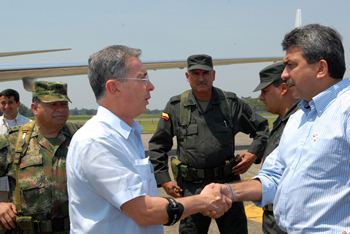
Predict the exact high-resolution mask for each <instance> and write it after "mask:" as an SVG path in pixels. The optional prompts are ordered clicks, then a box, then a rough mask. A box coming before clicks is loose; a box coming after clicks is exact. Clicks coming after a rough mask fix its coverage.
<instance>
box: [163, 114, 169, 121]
mask: <svg viewBox="0 0 350 234" xmlns="http://www.w3.org/2000/svg"><path fill="white" fill-rule="evenodd" d="M162 119H165V120H169V115H168V114H167V113H165V112H162Z"/></svg>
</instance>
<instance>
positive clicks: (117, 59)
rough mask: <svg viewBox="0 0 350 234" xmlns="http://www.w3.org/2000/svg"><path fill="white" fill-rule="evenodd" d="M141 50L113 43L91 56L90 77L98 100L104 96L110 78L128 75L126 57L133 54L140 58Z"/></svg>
mask: <svg viewBox="0 0 350 234" xmlns="http://www.w3.org/2000/svg"><path fill="white" fill-rule="evenodd" d="M141 52H142V51H141V50H140V49H134V48H130V47H127V46H123V45H113V46H108V47H106V48H104V49H102V50H100V51H98V52H97V53H94V54H93V55H91V56H90V58H89V72H88V77H89V82H90V86H91V88H92V91H93V92H94V94H95V98H96V101H99V99H100V98H102V97H103V96H104V94H105V92H106V83H107V81H108V80H109V79H116V80H118V79H119V78H125V77H126V74H127V73H128V71H129V68H128V67H127V66H126V64H125V59H127V58H129V57H131V56H134V57H137V58H138V57H139V56H140V55H141ZM123 81H124V80H123Z"/></svg>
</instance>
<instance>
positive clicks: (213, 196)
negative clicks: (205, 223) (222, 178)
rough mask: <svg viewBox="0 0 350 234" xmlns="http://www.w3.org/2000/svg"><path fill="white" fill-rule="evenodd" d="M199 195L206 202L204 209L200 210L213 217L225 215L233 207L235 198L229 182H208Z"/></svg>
mask: <svg viewBox="0 0 350 234" xmlns="http://www.w3.org/2000/svg"><path fill="white" fill-rule="evenodd" d="M198 196H199V199H201V200H202V201H203V202H204V204H205V207H204V209H203V210H201V211H200V212H201V213H202V214H203V215H205V216H208V217H211V218H213V219H217V218H219V217H221V216H222V215H224V213H225V212H227V211H228V210H229V209H230V208H231V206H232V202H233V200H234V197H233V192H231V189H230V185H228V184H215V183H211V184H208V185H207V186H205V188H204V189H203V190H202V192H201V193H200V194H199V195H198Z"/></svg>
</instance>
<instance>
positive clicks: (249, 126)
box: [238, 99, 269, 164]
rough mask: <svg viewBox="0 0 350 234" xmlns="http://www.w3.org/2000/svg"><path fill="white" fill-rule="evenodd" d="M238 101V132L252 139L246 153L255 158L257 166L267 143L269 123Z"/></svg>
mask: <svg viewBox="0 0 350 234" xmlns="http://www.w3.org/2000/svg"><path fill="white" fill-rule="evenodd" d="M238 101H239V103H240V115H239V116H238V119H239V121H238V122H239V130H240V131H241V132H243V133H246V134H249V137H250V138H253V142H252V143H251V145H250V146H249V149H248V152H249V153H251V154H254V155H255V156H256V157H257V159H256V160H255V163H256V164H258V163H260V162H261V159H262V156H263V153H264V148H265V146H266V143H267V139H268V134H269V123H268V121H267V119H265V118H264V117H262V116H260V115H258V114H257V113H255V112H254V111H253V110H252V109H251V108H250V107H249V105H248V104H246V103H245V102H244V101H242V100H241V99H238Z"/></svg>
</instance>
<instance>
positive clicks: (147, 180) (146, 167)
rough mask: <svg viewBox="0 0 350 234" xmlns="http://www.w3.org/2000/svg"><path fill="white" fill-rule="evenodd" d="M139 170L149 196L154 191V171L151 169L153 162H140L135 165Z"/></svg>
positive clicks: (143, 185)
mask: <svg viewBox="0 0 350 234" xmlns="http://www.w3.org/2000/svg"><path fill="white" fill-rule="evenodd" d="M134 166H135V168H136V170H137V172H138V173H139V175H140V177H141V179H142V187H143V189H144V191H145V193H146V194H147V195H149V196H151V191H152V180H151V179H152V176H153V177H154V175H153V173H152V171H151V166H152V165H151V164H150V163H147V164H138V165H134Z"/></svg>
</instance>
